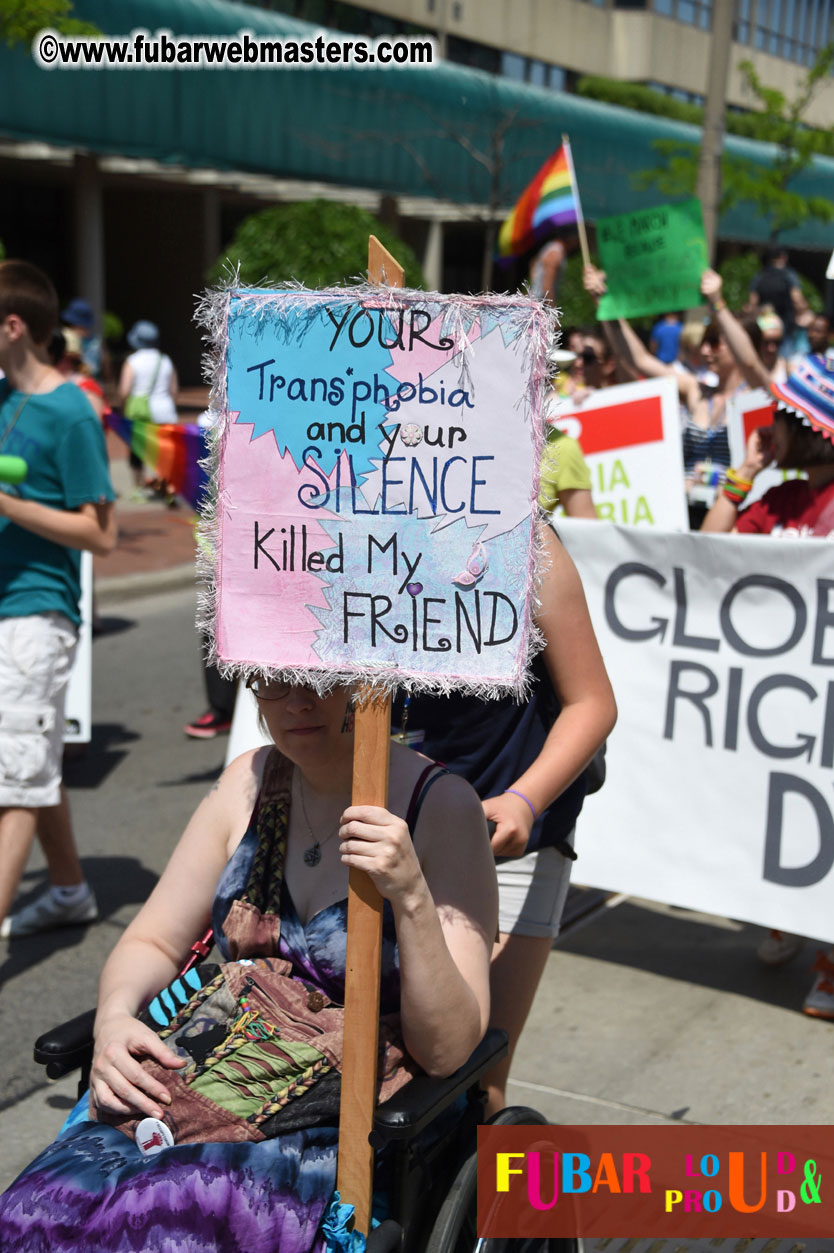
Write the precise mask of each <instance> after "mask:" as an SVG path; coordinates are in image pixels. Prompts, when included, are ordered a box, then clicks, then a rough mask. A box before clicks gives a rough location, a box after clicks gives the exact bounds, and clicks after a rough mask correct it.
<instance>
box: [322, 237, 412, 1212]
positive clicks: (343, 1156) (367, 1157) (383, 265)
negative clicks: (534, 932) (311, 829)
mask: <svg viewBox="0 0 834 1253" xmlns="http://www.w3.org/2000/svg"><path fill="white" fill-rule="evenodd" d="M404 277H405V276H404V273H403V269H402V266H400V265H399V264H398V263H397V262H396V261H395V260H394V258H393V257H392V256H391V254H390V252H388V251H387V250H386V249H385V248H383V246H382V244H381V243H380V242H379V240H378V239H377V238H376V237H375V236H374V235H371V237H370V239H369V240H368V278H369V279H370V281H371V282H372V283H385V284H386V285H387V286H389V287H402V286H403V279H404ZM390 741H391V697H390V696H379V695H375V694H374V691H373V689H372V688H365V689H364V691H363V692H362V693H361V694H360V697H359V701H358V705H357V710H356V723H355V735H354V750H353V797H352V799H353V804H354V805H381V806H382V807H383V808H384V807H385V806H386V805H387V804H388V763H389V758H390ZM347 919H348V923H347V961H346V971H345V1043H344V1059H343V1065H342V1101H341V1111H340V1115H339V1171H338V1177H337V1185H336V1186H337V1187H338V1189H339V1195H340V1197H341V1200H342V1202H343V1203H344V1204H348V1205H352V1206H353V1207H354V1229H355V1230H356V1231H360V1232H362V1234H363V1235H367V1234H368V1232H369V1231H370V1227H371V1194H372V1191H373V1149H372V1148H371V1145H370V1142H369V1139H368V1137H369V1136H370V1133H371V1128H372V1127H373V1121H374V1110H375V1108H376V1064H377V1050H378V1047H379V982H380V960H381V952H382V897H381V896H380V894H379V892H378V891H377V890H376V888H375V887H374V884H373V882H372V880H371V879H370V877H369V876H368V875H367V874H365V872H364V871H363V870H351V872H350V881H349V885H348V915H347Z"/></svg>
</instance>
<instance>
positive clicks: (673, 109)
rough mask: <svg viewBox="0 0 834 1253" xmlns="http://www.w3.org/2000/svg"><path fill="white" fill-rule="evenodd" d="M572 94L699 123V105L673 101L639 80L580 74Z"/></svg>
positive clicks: (679, 120)
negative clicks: (631, 80)
mask: <svg viewBox="0 0 834 1253" xmlns="http://www.w3.org/2000/svg"><path fill="white" fill-rule="evenodd" d="M576 94H577V95H578V96H587V97H588V98H589V99H590V100H602V101H603V102H604V103H605V104H617V105H619V106H620V107H621V108H623V109H636V110H637V111H638V112H639V113H655V114H657V115H658V116H659V117H671V118H674V119H675V121H677V122H691V123H692V124H693V125H694V126H700V125H702V123H703V120H704V110H703V107H702V106H701V105H699V104H687V102H686V101H684V100H674V99H673V98H672V97H671V96H667V95H666V94H665V93H664V92H662V91H656V90H655V89H654V88H653V87H644V86H643V84H642V83H624V82H621V81H620V80H619V79H616V78H600V77H597V76H596V75H594V74H583V76H582V77H581V78H580V79H579V81H578V82H577V84H576Z"/></svg>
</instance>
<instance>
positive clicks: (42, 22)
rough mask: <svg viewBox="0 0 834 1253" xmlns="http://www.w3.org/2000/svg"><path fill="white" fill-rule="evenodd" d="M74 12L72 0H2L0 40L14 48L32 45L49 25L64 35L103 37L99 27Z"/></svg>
mask: <svg viewBox="0 0 834 1253" xmlns="http://www.w3.org/2000/svg"><path fill="white" fill-rule="evenodd" d="M72 9H73V5H72V0H0V38H2V39H5V41H6V43H7V44H8V45H9V47H10V48H11V47H13V46H14V45H15V44H18V43H20V44H30V43H31V42H32V40H33V39H34V37H35V35H37V33H38V31H39V30H43V29H44V27H47V26H48V27H49V28H50V29H51V30H57V31H60V33H61V34H62V35H98V34H100V31H99V30H98V28H97V27H96V26H93V25H91V24H90V23H89V22H82V21H79V19H78V18H74V17H72Z"/></svg>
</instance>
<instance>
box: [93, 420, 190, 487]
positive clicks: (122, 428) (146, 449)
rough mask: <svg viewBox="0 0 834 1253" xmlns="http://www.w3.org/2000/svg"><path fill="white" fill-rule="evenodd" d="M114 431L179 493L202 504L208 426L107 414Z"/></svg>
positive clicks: (158, 475) (156, 473)
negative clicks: (144, 420) (203, 465)
mask: <svg viewBox="0 0 834 1253" xmlns="http://www.w3.org/2000/svg"><path fill="white" fill-rule="evenodd" d="M106 422H107V425H108V426H109V427H110V430H111V431H115V433H116V434H117V435H118V436H119V439H123V440H124V442H125V443H126V444H127V446H128V448H129V449H130V451H131V452H134V453H136V456H137V457H138V458H139V459H140V461H143V462H144V463H145V465H146V466H148V467H149V468H150V469H151V470H152V471H153V473H154V474H155V475H156V476H157V477H158V478H160V479H165V481H166V482H167V483H170V484H171V486H172V487H173V489H174V491H175V492H176V493H177V495H178V496H182V497H183V499H184V500H187V501H188V503H189V505H191V506H192V508H194V509H197V508H199V505H200V502H201V499H202V496H203V492H204V491H205V488H206V484H207V482H208V476H207V474H206V472H205V470H204V469H203V467H202V466H201V465H200V462H201V461H202V460H203V458H204V457H205V455H206V434H207V432H206V430H205V429H204V428H203V427H201V426H197V424H196V422H177V423H173V422H172V423H164V424H159V425H158V424H157V423H156V422H132V421H131V419H130V418H125V417H123V416H122V414H121V413H109V414H108V415H107V417H106Z"/></svg>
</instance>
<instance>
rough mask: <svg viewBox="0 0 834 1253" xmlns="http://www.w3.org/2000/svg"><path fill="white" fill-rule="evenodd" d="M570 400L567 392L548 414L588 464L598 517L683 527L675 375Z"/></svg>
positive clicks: (553, 423) (683, 505) (638, 523)
mask: <svg viewBox="0 0 834 1253" xmlns="http://www.w3.org/2000/svg"><path fill="white" fill-rule="evenodd" d="M569 405H570V399H569V398H568V400H566V401H564V402H563V404H562V405H560V406H559V407H558V408H557V409H556V410H555V411H554V414H553V416H551V419H550V420H551V422H552V425H553V426H556V427H558V428H559V430H560V431H564V433H565V434H566V435H570V436H572V438H573V439H575V440H578V442H579V445H580V447H581V448H582V452H583V453H584V455H585V460H586V461H587V463H588V468H589V469H590V471H591V491H592V493H593V498H594V505H595V506H596V510H597V514H598V516H599V517H600V518H602V519H603V520H604V521H606V522H624V523H627V524H629V525H630V526H640V525H644V524H648V525H650V526H652V525H654V526H661V527H665V528H666V529H667V530H675V529H677V528H680V529H681V530H685V529H686V526H687V514H686V499H685V497H684V491H683V457H682V454H681V436H680V421H679V418H678V412H679V405H678V390H677V386H676V384H675V380H674V379H672V378H659V379H647V380H645V381H644V382H641V383H625V384H623V386H621V387H604V388H600V389H599V390H598V391H595V392H592V393H591V395H590V396H589V397H588V398H587V400H586V401H585V402H584V404H583V405H582V407H581V408H578V409H570V408H567V406H569ZM563 406H564V407H563Z"/></svg>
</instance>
